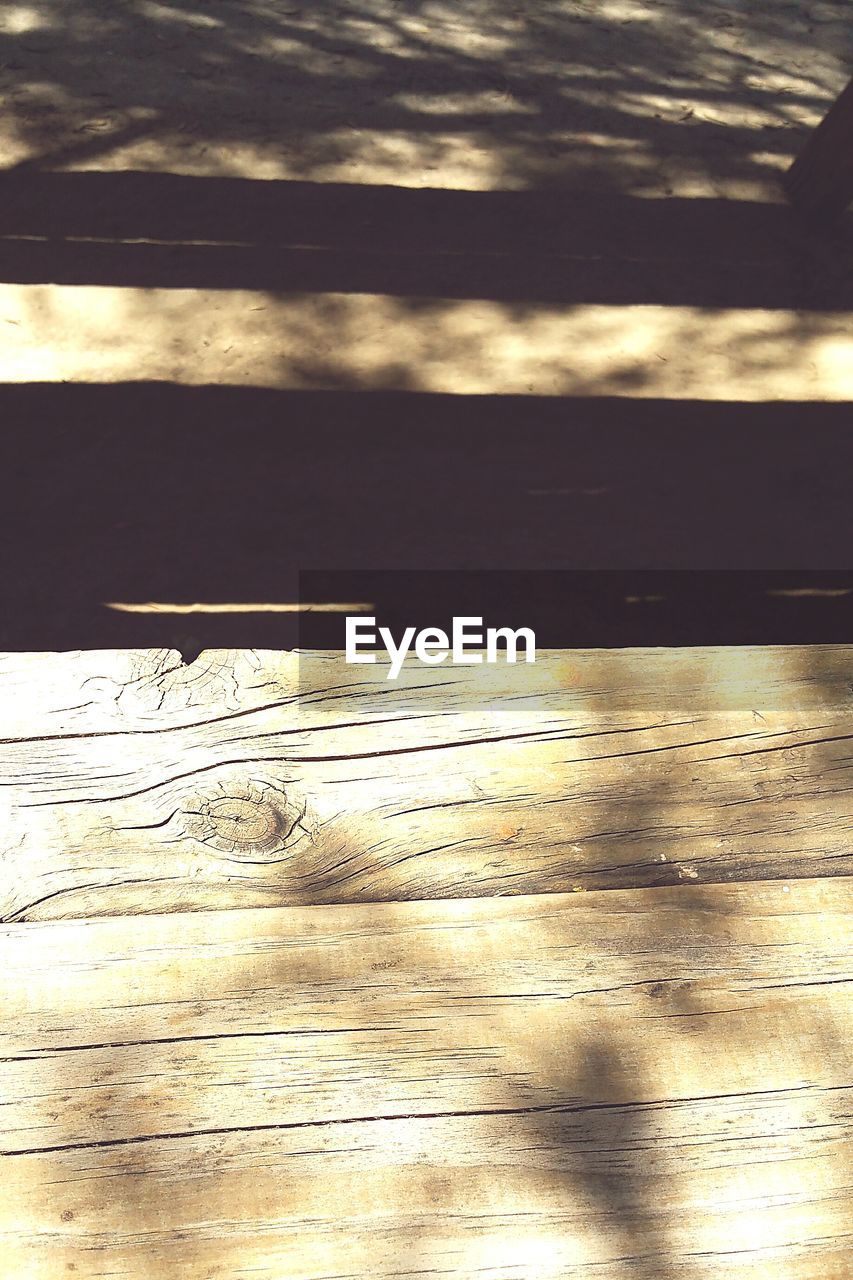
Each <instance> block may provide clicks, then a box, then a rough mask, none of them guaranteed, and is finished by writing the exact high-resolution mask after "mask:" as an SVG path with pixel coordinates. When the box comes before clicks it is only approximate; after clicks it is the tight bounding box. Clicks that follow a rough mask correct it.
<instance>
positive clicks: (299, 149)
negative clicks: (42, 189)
mask: <svg viewBox="0 0 853 1280" xmlns="http://www.w3.org/2000/svg"><path fill="white" fill-rule="evenodd" d="M845 8H846V6H845V4H843V3H841V2H840V0H837V2H834V3H829V2H827V0H812V2H809V0H770V2H769V3H762V4H756V3H755V2H754V0H739V2H738V0H727V2H725V3H721V2H720V0H710V2H709V0H659V2H658V3H652V4H650V3H646V2H643V3H640V2H638V0H562V2H558V3H555V2H554V0H536V2H535V3H529V4H519V3H517V2H513V0H453V2H449V3H418V2H416V0H354V2H352V3H343V4H341V3H334V2H329V0H313V2H312V3H294V2H293V0H206V3H204V4H201V3H192V2H191V0H172V3H158V2H156V0H123V2H122V3H115V2H114V0H109V2H105V0H34V3H32V4H7V5H4V6H3V13H2V16H0V93H2V97H3V103H4V111H3V120H2V124H0V164H2V165H4V166H6V167H9V166H15V165H21V164H36V165H38V166H40V167H49V168H69V167H74V168H79V169H146V170H150V171H163V170H165V171H170V172H175V173H186V174H204V175H220V176H221V175H242V176H245V177H252V178H285V179H309V180H311V181H323V182H360V183H365V182H369V183H390V184H395V185H403V186H433V187H452V188H459V189H468V190H474V189H476V190H500V189H528V188H530V187H544V188H551V187H560V188H575V187H578V186H581V187H584V188H590V187H593V188H596V189H599V190H613V191H622V192H630V193H633V194H642V195H667V194H675V195H689V196H709V195H710V196H728V197H731V198H738V199H755V198H762V199H767V198H771V199H772V198H775V192H776V187H775V181H774V180H775V176H776V175H777V174H778V171H779V169H780V168H781V167H783V166H784V165H785V164H786V163H787V162H788V160H789V159H790V156H791V154H792V152H793V151H794V150H795V149H796V146H797V144H798V142H799V140H800V138H801V137H802V134H803V130H804V126H809V125H811V124H813V123H814V122H815V121H816V120H817V119H818V117H819V116H820V115H821V114H822V113H823V111H824V109H825V108H826V106H827V104H828V102H829V101H830V100H831V99H832V97H834V96H835V94H836V93H837V92H838V90H839V89H840V88H841V86H842V84H843V83H844V81H845V79H846V78H847V74H849V55H850V51H851V46H850V30H849V24H848V15H846V14H845Z"/></svg>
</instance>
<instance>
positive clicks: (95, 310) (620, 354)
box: [0, 268, 853, 402]
mask: <svg viewBox="0 0 853 1280" xmlns="http://www.w3.org/2000/svg"><path fill="white" fill-rule="evenodd" d="M498 269H499V268H498ZM436 292H437V296H435V295H433V296H427V297H423V296H421V297H418V298H416V299H415V300H414V303H413V301H412V300H411V299H408V298H403V299H397V298H395V297H393V296H389V295H385V294H378V293H341V292H335V291H329V292H324V293H308V292H300V291H294V292H286V291H279V292H275V293H274V292H263V293H261V292H257V291H252V290H248V289H228V290H222V289H220V290H211V289H147V288H130V287H123V286H118V287H116V286H106V285H55V286H47V287H46V286H43V285H39V284H32V285H26V284H24V285H14V284H2V283H0V308H2V311H3V315H4V318H8V320H9V332H8V334H4V343H3V347H2V349H0V381H3V382H11V383H14V382H65V381H78V382H121V381H124V380H126V379H129V378H133V377H134V376H136V375H137V374H138V371H139V370H140V369H144V370H145V372H146V377H147V378H149V379H151V380H153V381H166V382H176V383H179V384H182V385H190V386H199V385H204V384H210V383H215V384H218V385H224V386H229V385H230V386H243V385H251V386H258V387H271V388H273V387H274V388H281V389H293V390H299V389H308V388H336V387H340V386H346V387H349V388H351V389H353V390H355V389H358V390H361V391H372V390H386V391H412V390H417V391H426V392H434V393H452V394H457V395H522V396H523V395H526V394H528V393H533V394H534V395H546V396H552V395H557V396H588V395H609V396H618V395H627V396H632V397H636V398H639V399H643V398H659V399H662V400H682V399H690V398H695V399H701V400H743V401H753V402H761V401H764V400H768V399H779V400H785V399H787V400H819V401H835V402H840V401H850V400H853V372H851V370H853V343H852V342H851V340H850V338H849V336H848V335H849V331H850V320H851V314H852V313H851V312H850V310H849V309H845V310H841V311H835V312H828V313H821V312H815V311H798V310H792V309H776V310H772V311H765V310H762V309H759V308H749V307H728V308H725V307H719V308H705V307H697V306H693V307H691V306H684V307H675V306H657V305H650V304H643V305H637V306H619V305H613V306H604V305H597V304H590V305H580V306H574V305H571V304H559V303H551V304H549V303H538V302H525V303H524V318H523V321H522V319H521V318H520V317H519V314H518V310H519V304H518V303H517V302H490V301H469V300H456V299H446V298H442V297H441V294H440V291H438V290H437V291H436ZM116 333H121V334H122V341H121V342H117V341H116V340H115V335H116ZM238 334H239V341H236V342H235V336H236V335H238ZM389 334H393V348H392V347H390V346H389ZM567 352H572V353H573V355H572V356H571V358H567V354H566V353H567Z"/></svg>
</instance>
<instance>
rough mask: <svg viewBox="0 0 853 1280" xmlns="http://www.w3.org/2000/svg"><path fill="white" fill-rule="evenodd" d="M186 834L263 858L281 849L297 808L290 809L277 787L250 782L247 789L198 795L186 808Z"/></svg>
mask: <svg viewBox="0 0 853 1280" xmlns="http://www.w3.org/2000/svg"><path fill="white" fill-rule="evenodd" d="M184 816H185V819H186V825H187V834H188V835H192V836H194V837H195V839H197V840H200V841H201V842H202V843H203V844H206V845H208V847H209V848H211V849H218V850H219V851H220V852H221V853H228V854H232V855H234V856H235V857H237V858H239V859H241V860H243V861H246V862H254V861H257V860H259V859H260V860H266V859H267V858H269V857H270V856H271V855H273V854H275V853H277V852H281V851H282V850H283V849H284V847H285V845H286V844H287V842H288V840H289V839H290V836H291V834H292V833H293V830H294V827H296V825H297V823H298V822H299V819H300V816H302V815H301V814H300V813H299V812H296V811H293V810H291V806H290V805H289V804H288V803H287V801H286V799H285V796H284V794H283V793H282V792H281V791H279V789H278V788H266V787H264V788H261V787H255V786H254V785H253V786H250V787H249V788H248V790H246V791H245V792H243V793H242V794H240V793H239V792H228V791H225V790H224V789H223V790H222V791H220V792H219V793H218V794H215V795H213V796H206V797H198V798H196V799H195V800H194V801H193V803H192V805H191V806H188V808H187V809H186V810H185V814H184Z"/></svg>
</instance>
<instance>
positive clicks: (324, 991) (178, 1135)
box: [0, 878, 853, 1280]
mask: <svg viewBox="0 0 853 1280" xmlns="http://www.w3.org/2000/svg"><path fill="white" fill-rule="evenodd" d="M851 888H853V881H851V880H850V879H848V878H836V879H834V880H821V881H805V880H801V881H794V882H792V883H791V884H786V885H781V884H750V885H746V884H742V885H728V886H702V887H696V886H681V887H671V888H663V889H649V890H644V891H641V892H633V891H616V892H613V893H606V894H595V895H589V896H578V895H555V896H551V897H546V896H544V895H540V896H536V897H532V898H528V897H516V898H512V899H490V900H469V901H446V902H433V903H402V904H396V903H393V904H374V905H371V904H368V905H360V906H339V907H310V908H284V909H277V910H276V909H273V910H257V909H255V910H243V911H232V912H215V913H205V914H201V913H197V914H188V915H167V916H149V917H145V918H142V917H140V918H137V919H135V920H118V919H116V920H108V919H107V920H97V921H62V922H46V923H34V924H26V925H7V926H4V927H3V928H2V929H0V1004H2V1008H3V1010H4V1018H3V1021H2V1024H0V1096H2V1100H3V1106H2V1109H0V1126H2V1127H1V1128H0V1242H2V1261H0V1273H2V1274H3V1275H4V1276H10V1277H12V1276H14V1277H15V1278H16V1280H17V1278H18V1277H27V1280H56V1277H59V1276H63V1275H66V1274H69V1273H72V1272H74V1273H76V1275H77V1276H79V1277H95V1276H102V1275H112V1276H130V1277H134V1278H136V1280H166V1278H167V1277H169V1278H171V1277H172V1276H176V1275H179V1276H181V1277H186V1278H187V1280H194V1278H195V1277H205V1278H206V1280H211V1278H213V1277H235V1276H242V1275H250V1274H251V1275H252V1276H259V1277H268V1278H269V1280H290V1278H293V1280H296V1278H297V1277H298V1278H299V1280H321V1278H322V1280H332V1277H336V1278H338V1280H340V1278H341V1277H344V1276H346V1277H362V1276H400V1275H411V1276H421V1275H423V1276H426V1275H447V1276H460V1277H461V1276H474V1275H476V1276H477V1277H487V1278H494V1280H513V1278H515V1277H525V1280H539V1278H540V1277H555V1278H556V1277H563V1276H567V1275H584V1276H586V1275H589V1276H591V1277H592V1276H595V1277H603V1278H604V1280H616V1278H621V1277H625V1278H626V1280H628V1278H629V1277H630V1278H631V1280H635V1278H636V1277H641V1278H643V1280H645V1278H648V1280H668V1278H669V1277H673V1280H674V1278H675V1277H679V1278H680V1280H694V1278H696V1280H700V1278H701V1280H705V1278H706V1277H707V1278H708V1280H710V1278H711V1277H713V1278H714V1280H717V1278H718V1277H721V1276H725V1277H738V1278H740V1277H744V1278H746V1277H750V1278H755V1280H757V1278H758V1277H761V1278H762V1280H778V1277H784V1278H785V1280H795V1278H796V1280H802V1278H803V1277H809V1278H810V1280H832V1278H837V1280H840V1278H841V1277H842V1276H844V1275H846V1274H848V1273H847V1272H846V1271H845V1268H846V1266H847V1263H848V1261H849V1250H850V1222H851V1208H853V1206H851V1154H850V1152H851V1146H850V1140H851V1136H853V1135H851V1124H852V1123H853V1122H852V1121H851V1110H850V1087H851V1079H850V1052H849V1042H848V1037H849V1018H850V1013H851V1001H850V994H849V992H850V986H849V983H850V941H851V928H850V906H851V896H852V895H851Z"/></svg>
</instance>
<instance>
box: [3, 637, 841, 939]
mask: <svg viewBox="0 0 853 1280" xmlns="http://www.w3.org/2000/svg"><path fill="white" fill-rule="evenodd" d="M851 666H853V649H850V648H843V647H842V648H832V647H826V648H818V647H815V648H781V649H716V650H714V649H705V650H679V651H664V650H645V651H642V650H638V651H623V652H613V653H605V652H600V651H599V652H597V651H586V652H560V653H557V652H555V653H550V654H543V653H540V655H539V660H538V661H537V663H536V664H535V665H534V666H528V665H517V666H514V667H513V666H504V667H488V668H486V667H479V668H475V667H459V666H457V667H432V668H427V667H424V666H421V665H420V664H415V665H413V666H409V667H408V668H407V669H406V670H405V671H404V673H403V675H402V676H401V677H400V679H399V680H398V681H396V682H391V681H387V680H385V679H384V675H385V671H384V669H382V668H380V667H375V668H372V667H363V666H353V665H347V664H346V663H345V662H344V660H343V656H342V655H340V654H338V655H335V654H331V653H327V654H313V655H306V654H303V655H301V657H300V656H297V655H296V654H282V653H255V652H253V651H239V652H227V651H210V652H207V653H205V654H203V655H202V656H201V657H200V658H199V659H198V660H197V661H196V662H195V663H193V664H191V665H190V666H185V665H184V664H183V663H182V662H181V659H180V658H179V656H178V655H177V654H175V653H169V652H166V651H162V650H161V651H145V652H133V653H86V654H72V655H54V656H51V655H20V656H17V655H8V656H6V657H5V658H4V659H2V662H0V708H2V713H3V714H2V722H3V725H4V737H5V741H4V743H3V744H2V763H0V806H2V807H3V828H4V831H5V833H6V834H5V857H4V859H3V861H2V863H0V912H1V913H2V915H3V916H4V917H5V918H6V919H9V920H15V919H20V920H23V919H27V920H32V919H39V918H41V919H47V918H55V917H58V916H75V915H77V916H79V915H103V914H111V913H122V912H144V911H149V912H151V911H154V912H157V911H171V910H180V909H186V908H194V909H202V908H230V907H239V906H260V905H266V906H272V905H282V904H288V903H290V904H296V903H320V902H357V901H374V900H399V899H410V898H432V897H453V896H481V895H489V894H507V893H531V892H546V891H547V892H562V891H568V890H577V889H596V888H614V887H619V886H626V887H627V886H631V885H654V884H666V883H680V882H692V881H710V882H718V881H726V880H741V879H750V878H771V879H772V878H776V877H789V876H818V875H835V874H843V873H844V872H845V871H849V869H850V866H851V857H853V855H852V854H851V850H850V841H849V831H850V828H851V821H852V820H853V802H851V789H850V776H851V747H850V744H851V741H853V738H852V737H851V734H853V720H851V714H850V704H851V688H850V675H851Z"/></svg>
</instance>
